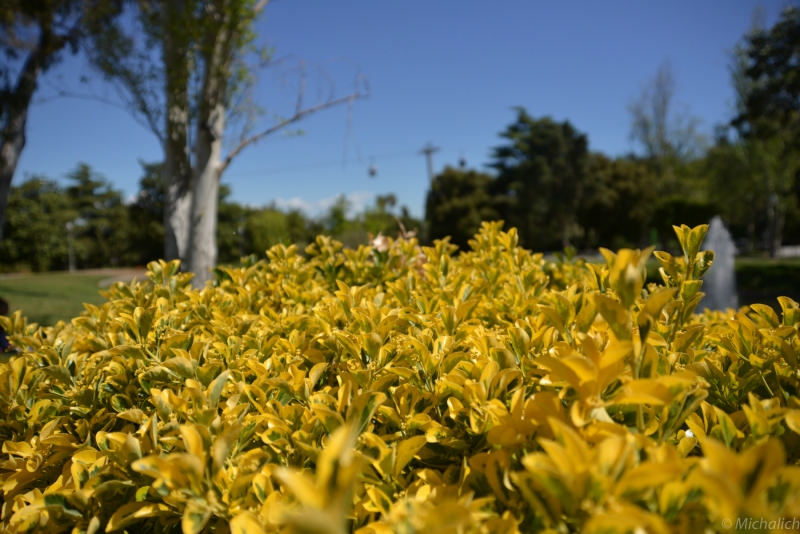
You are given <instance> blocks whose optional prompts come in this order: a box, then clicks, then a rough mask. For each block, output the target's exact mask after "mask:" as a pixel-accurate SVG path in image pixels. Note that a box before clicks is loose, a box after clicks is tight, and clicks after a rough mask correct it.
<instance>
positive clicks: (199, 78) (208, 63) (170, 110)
mask: <svg viewBox="0 0 800 534" xmlns="http://www.w3.org/2000/svg"><path fill="white" fill-rule="evenodd" d="M266 4H267V0H258V2H256V1H255V0H215V1H213V2H212V1H203V0H151V1H145V0H140V1H139V2H138V16H137V19H136V20H137V24H138V26H139V27H140V28H141V29H142V30H143V31H144V33H145V34H146V35H147V39H146V40H145V42H144V43H137V42H136V39H135V36H134V35H133V34H125V33H124V32H123V30H122V29H121V28H119V27H116V26H115V27H111V28H110V29H109V31H105V32H98V33H97V34H96V35H95V45H96V46H95V48H94V50H95V53H94V54H93V63H94V64H95V65H97V66H98V68H99V69H100V70H101V71H102V72H103V73H104V74H105V75H106V76H107V77H109V78H110V79H111V80H114V81H115V82H116V83H118V84H119V85H120V87H121V88H122V89H123V90H124V91H125V93H126V94H127V95H128V102H127V105H128V107H129V109H130V110H131V111H132V112H133V113H134V115H135V116H136V117H138V118H139V119H140V121H141V122H143V123H144V124H145V125H147V127H148V128H149V129H150V130H152V131H153V132H154V133H155V135H156V136H157V137H158V138H159V140H160V142H161V144H162V146H163V148H164V158H165V161H164V173H165V178H166V198H165V200H166V203H165V220H164V224H165V232H166V238H165V255H166V257H167V258H169V259H171V258H175V257H178V258H181V259H182V260H184V263H185V265H186V266H187V267H188V268H189V270H191V271H193V272H194V274H195V278H194V284H195V286H196V287H199V286H202V285H203V284H204V283H205V281H206V280H208V278H209V277H210V269H211V268H212V267H213V266H214V265H215V263H216V258H217V246H216V224H217V211H218V205H217V198H218V194H217V192H218V188H219V182H220V179H221V177H222V175H223V173H224V171H225V169H227V167H228V166H229V165H230V164H231V162H232V161H233V160H234V159H235V158H236V156H237V155H239V154H240V153H241V152H242V151H243V150H244V149H246V148H247V147H249V146H251V145H253V144H254V143H256V142H257V141H259V140H261V139H263V138H264V137H266V136H268V135H271V134H273V133H275V132H277V131H279V130H281V129H284V128H285V127H287V126H288V125H290V124H293V123H295V122H297V121H299V120H301V119H303V118H304V117H306V116H308V115H310V114H312V113H315V112H317V111H320V110H323V109H326V108H330V107H333V106H336V105H339V104H346V103H352V102H353V101H354V100H355V99H357V98H360V97H363V96H365V92H364V88H363V86H357V87H356V88H355V90H354V91H353V92H352V93H350V94H348V95H347V96H344V97H340V98H333V97H330V98H329V99H327V100H324V101H320V102H317V103H316V104H313V105H306V103H305V101H304V96H305V95H304V91H303V90H302V89H301V90H300V93H299V95H298V99H297V105H296V107H295V109H294V110H293V112H292V114H291V115H290V116H289V117H288V118H284V119H280V120H278V121H277V122H276V123H274V124H272V125H270V126H268V127H265V128H263V129H261V130H260V131H258V132H256V133H251V130H249V129H247V128H244V129H243V130H242V131H241V133H240V135H239V136H238V138H237V142H236V143H235V144H234V146H233V148H232V149H231V150H230V151H228V152H227V153H226V152H224V148H223V142H224V139H225V135H226V133H227V132H229V130H230V128H229V127H230V126H231V123H232V122H236V120H235V119H236V111H237V107H236V102H238V101H240V100H242V98H243V97H245V96H246V95H247V94H248V88H249V87H251V86H252V83H253V81H254V77H253V74H252V73H253V71H252V70H251V69H249V68H248V66H247V64H246V61H247V60H248V59H249V58H251V57H252V56H253V52H259V51H258V50H257V48H256V47H255V46H254V32H253V26H254V21H255V20H256V18H257V16H258V15H259V13H260V12H261V11H262V9H263V8H264V6H265V5H266ZM155 53H158V55H159V57H160V60H159V61H157V62H154V61H153V59H152V58H153V55H154V54H155ZM256 55H258V54H256ZM304 84H305V78H304V79H303V80H302V84H301V86H304ZM245 100H246V99H245ZM243 109H244V110H245V112H246V115H247V119H248V120H246V121H244V122H245V123H246V124H247V123H251V121H250V120H249V119H252V111H253V110H254V109H255V107H254V106H253V104H252V102H249V103H246V105H245V106H244V108H243ZM240 122H241V121H240Z"/></svg>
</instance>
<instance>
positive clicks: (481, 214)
mask: <svg viewBox="0 0 800 534" xmlns="http://www.w3.org/2000/svg"><path fill="white" fill-rule="evenodd" d="M493 180H494V178H493V177H492V175H490V174H486V173H482V172H478V171H475V170H462V169H456V168H453V167H450V166H448V167H446V168H445V169H444V170H443V171H442V172H441V173H440V174H438V175H437V176H435V177H434V179H433V182H431V189H430V191H429V192H428V198H427V200H426V202H425V222H426V225H427V227H428V239H429V240H430V241H433V240H436V239H443V238H445V237H447V236H449V237H450V242H451V243H453V244H455V245H458V246H459V247H461V248H462V249H466V248H467V246H468V242H469V240H470V239H472V238H473V237H474V236H475V234H476V233H477V231H478V229H480V227H481V223H482V222H483V221H493V220H497V219H499V218H500V217H499V213H498V212H497V210H496V209H495V205H494V201H493V199H492V197H491V195H490V192H489V190H490V186H491V184H492V182H493Z"/></svg>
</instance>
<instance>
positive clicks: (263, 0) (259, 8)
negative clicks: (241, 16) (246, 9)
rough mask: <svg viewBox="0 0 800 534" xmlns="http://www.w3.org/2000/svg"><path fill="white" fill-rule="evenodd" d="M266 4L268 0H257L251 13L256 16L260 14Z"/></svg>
mask: <svg viewBox="0 0 800 534" xmlns="http://www.w3.org/2000/svg"><path fill="white" fill-rule="evenodd" d="M267 4H269V0H258V3H257V4H256V5H255V7H254V8H253V13H255V14H256V15H258V14H259V13H261V12H262V11H263V10H264V8H265V7H266V6H267Z"/></svg>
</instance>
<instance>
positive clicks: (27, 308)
mask: <svg viewBox="0 0 800 534" xmlns="http://www.w3.org/2000/svg"><path fill="white" fill-rule="evenodd" d="M108 278H109V275H108V274H107V273H106V274H98V273H93V274H85V273H72V274H70V273H65V272H59V273H43V274H25V275H11V276H3V277H0V296H1V297H3V298H4V299H6V301H8V305H9V309H10V313H13V312H14V311H15V310H22V314H23V315H24V316H26V317H27V318H28V321H31V322H35V323H39V324H40V325H53V324H55V323H56V322H58V321H59V320H65V321H66V320H69V319H71V318H73V317H75V316H77V315H79V314H80V313H81V312H82V311H83V310H84V308H83V303H84V302H88V303H90V304H100V303H101V302H103V301H104V300H105V299H104V298H103V296H102V295H100V289H101V287H100V282H101V281H104V280H107V279H108Z"/></svg>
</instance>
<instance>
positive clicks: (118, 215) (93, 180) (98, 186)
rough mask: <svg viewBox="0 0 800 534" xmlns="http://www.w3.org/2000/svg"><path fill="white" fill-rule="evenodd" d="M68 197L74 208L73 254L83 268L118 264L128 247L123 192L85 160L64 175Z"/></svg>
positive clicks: (127, 225) (120, 262) (127, 226)
mask: <svg viewBox="0 0 800 534" xmlns="http://www.w3.org/2000/svg"><path fill="white" fill-rule="evenodd" d="M67 178H68V179H69V180H70V182H72V184H71V185H70V186H69V187H67V190H66V193H67V197H68V198H69V199H70V205H71V207H72V209H73V210H74V211H75V217H74V219H73V220H71V221H70V222H71V223H72V228H73V230H72V232H73V237H74V246H75V255H76V258H77V259H79V260H80V263H81V266H82V267H105V266H108V265H112V266H117V265H121V264H122V263H123V259H124V257H125V254H126V252H127V247H128V238H127V237H128V236H127V234H128V230H129V224H128V209H127V207H126V206H125V204H124V203H123V199H122V193H120V192H119V191H116V190H114V189H113V188H112V187H111V185H110V184H109V183H108V181H107V180H106V179H105V178H104V177H102V176H99V175H97V174H96V173H94V172H92V169H91V168H90V167H89V166H88V165H86V164H85V163H80V164H78V166H77V168H76V169H75V170H74V171H72V172H71V173H69V174H68V175H67Z"/></svg>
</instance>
